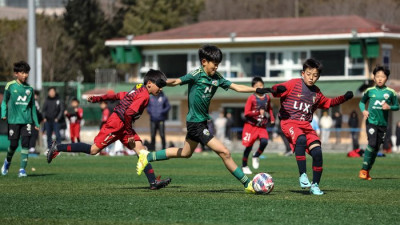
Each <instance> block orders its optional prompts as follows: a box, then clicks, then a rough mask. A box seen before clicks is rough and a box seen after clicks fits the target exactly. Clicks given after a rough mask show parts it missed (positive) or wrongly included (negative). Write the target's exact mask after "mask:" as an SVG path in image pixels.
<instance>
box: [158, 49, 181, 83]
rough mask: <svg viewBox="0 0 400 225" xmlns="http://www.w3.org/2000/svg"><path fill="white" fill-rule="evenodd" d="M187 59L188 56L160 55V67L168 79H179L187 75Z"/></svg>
mask: <svg viewBox="0 0 400 225" xmlns="http://www.w3.org/2000/svg"><path fill="white" fill-rule="evenodd" d="M187 57H188V56H187V54H168V55H158V65H159V67H160V70H161V71H163V72H164V73H165V75H167V77H168V78H178V77H181V76H183V75H185V74H186V73H187V66H186V63H187Z"/></svg>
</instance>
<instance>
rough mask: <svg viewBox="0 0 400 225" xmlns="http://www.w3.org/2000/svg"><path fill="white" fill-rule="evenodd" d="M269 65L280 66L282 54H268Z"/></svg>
mask: <svg viewBox="0 0 400 225" xmlns="http://www.w3.org/2000/svg"><path fill="white" fill-rule="evenodd" d="M269 62H270V65H272V66H274V65H282V64H283V52H271V53H269Z"/></svg>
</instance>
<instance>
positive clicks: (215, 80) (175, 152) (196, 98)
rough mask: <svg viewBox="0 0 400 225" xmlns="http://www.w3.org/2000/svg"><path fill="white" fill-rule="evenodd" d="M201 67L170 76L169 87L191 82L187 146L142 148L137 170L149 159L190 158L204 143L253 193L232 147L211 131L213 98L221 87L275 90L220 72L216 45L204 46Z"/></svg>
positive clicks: (238, 90)
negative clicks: (240, 81)
mask: <svg viewBox="0 0 400 225" xmlns="http://www.w3.org/2000/svg"><path fill="white" fill-rule="evenodd" d="M199 59H200V62H201V67H200V68H198V69H197V70H195V71H193V72H191V73H189V74H187V75H184V76H182V77H180V78H178V79H168V80H167V85H168V86H176V85H184V84H188V91H189V92H188V105H189V112H188V114H187V116H186V127H187V135H186V140H185V143H184V146H183V148H167V149H163V150H160V151H157V152H152V153H149V152H148V151H146V150H142V151H140V154H139V160H138V164H137V172H138V175H140V174H141V173H142V171H143V169H144V168H145V166H146V165H147V163H148V162H152V161H160V160H167V159H170V158H190V157H191V156H192V154H193V152H194V150H195V148H196V146H197V145H198V143H199V142H200V143H202V144H204V145H207V146H208V147H210V148H211V149H212V150H213V151H214V152H215V153H217V154H218V155H219V156H220V157H221V159H222V161H223V162H224V164H225V166H226V168H227V169H228V170H229V171H230V172H231V173H232V174H233V175H234V176H235V177H236V178H237V179H238V180H239V181H240V182H241V183H242V184H243V185H244V187H245V191H246V192H250V193H253V192H254V190H253V187H252V184H251V181H250V179H249V178H248V177H247V176H246V175H245V174H244V173H243V171H242V169H241V168H240V167H238V166H237V165H236V163H235V162H234V161H233V159H232V157H231V153H230V152H229V150H228V149H227V148H226V147H225V146H224V145H223V144H222V142H221V141H220V140H218V139H216V138H215V137H214V136H213V135H212V134H211V133H210V132H209V130H208V127H207V120H209V119H211V117H210V115H209V114H208V108H209V106H210V101H211V99H212V97H213V96H214V94H215V92H216V91H217V89H218V87H222V88H223V89H225V90H228V89H233V90H235V91H237V92H257V93H267V92H271V89H270V88H258V89H256V88H254V87H249V86H244V85H239V84H234V83H232V82H230V81H228V80H226V79H224V77H223V76H222V75H221V74H220V73H218V72H217V69H218V64H219V63H220V62H221V61H222V52H221V50H220V49H219V48H217V47H216V46H212V45H204V46H203V47H202V48H200V49H199Z"/></svg>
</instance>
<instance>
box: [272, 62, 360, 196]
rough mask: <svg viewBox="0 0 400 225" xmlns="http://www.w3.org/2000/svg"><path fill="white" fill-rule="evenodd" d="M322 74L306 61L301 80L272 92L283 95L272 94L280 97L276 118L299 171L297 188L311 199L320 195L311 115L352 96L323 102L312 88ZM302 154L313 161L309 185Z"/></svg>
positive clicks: (315, 64) (316, 64) (318, 149)
mask: <svg viewBox="0 0 400 225" xmlns="http://www.w3.org/2000/svg"><path fill="white" fill-rule="evenodd" d="M321 72H322V65H321V63H320V62H318V61H316V60H314V59H307V60H306V61H305V63H304V64H303V71H302V72H301V78H297V79H292V80H289V81H287V82H284V83H281V84H276V85H274V86H273V87H272V89H277V88H282V87H284V89H286V91H284V92H283V93H275V92H272V94H273V95H274V96H275V97H280V98H281V99H280V100H281V108H280V110H279V117H280V119H281V128H282V131H283V133H284V134H285V136H286V138H287V139H288V141H289V143H290V145H291V146H292V149H293V151H294V153H295V155H296V160H297V166H298V168H299V174H300V177H299V182H300V187H301V188H309V187H310V193H311V194H314V195H322V194H324V193H323V192H322V191H321V190H320V188H319V182H320V180H321V175H322V150H321V142H320V140H319V137H318V135H317V133H316V132H315V130H313V129H312V127H311V124H310V123H311V121H312V117H313V113H314V112H315V110H317V108H321V109H328V108H330V107H334V106H337V105H339V104H342V103H343V102H345V101H347V100H349V99H351V98H352V97H353V92H351V91H348V92H346V94H344V95H342V96H339V97H336V98H326V97H325V96H324V95H323V94H322V92H321V91H320V89H319V88H318V87H317V86H315V83H316V82H317V80H318V79H319V77H320V75H321ZM306 152H307V153H308V154H310V155H311V157H312V159H313V163H312V165H313V166H312V168H313V180H312V184H311V183H310V181H309V180H308V177H307V174H306V155H305V154H306Z"/></svg>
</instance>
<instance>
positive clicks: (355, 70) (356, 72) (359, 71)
mask: <svg viewBox="0 0 400 225" xmlns="http://www.w3.org/2000/svg"><path fill="white" fill-rule="evenodd" d="M348 59H349V62H348V72H347V73H348V75H349V76H360V75H364V59H363V58H351V57H350V54H349V56H348Z"/></svg>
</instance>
